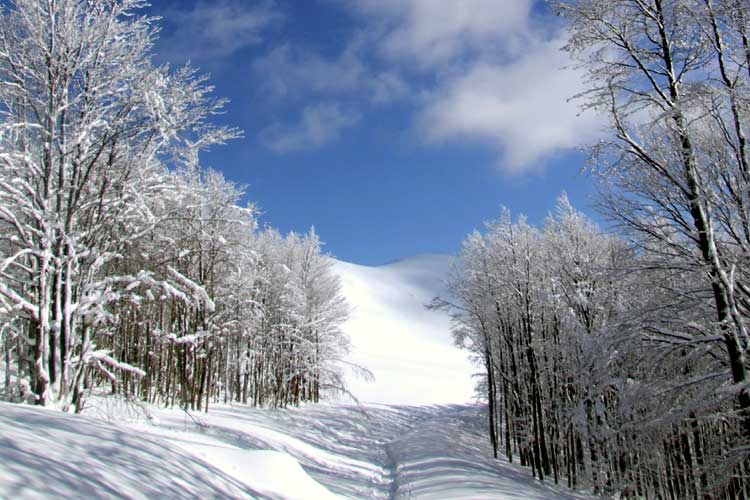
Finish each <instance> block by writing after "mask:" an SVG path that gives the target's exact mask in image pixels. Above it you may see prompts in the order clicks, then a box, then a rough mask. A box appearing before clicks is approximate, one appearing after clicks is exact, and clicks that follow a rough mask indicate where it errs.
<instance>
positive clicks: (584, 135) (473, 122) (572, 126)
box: [417, 40, 602, 172]
mask: <svg viewBox="0 0 750 500" xmlns="http://www.w3.org/2000/svg"><path fill="white" fill-rule="evenodd" d="M561 45H562V41H560V40H554V41H551V42H542V43H538V44H537V45H535V46H533V47H530V48H529V49H528V51H527V53H526V54H525V55H524V57H523V58H521V59H520V60H518V61H516V62H514V63H512V64H507V65H497V64H490V63H483V62H478V63H477V64H475V65H474V66H473V67H472V69H471V70H470V71H469V72H468V73H466V74H462V75H457V76H455V77H453V78H450V79H448V80H447V81H446V82H444V83H443V85H442V86H441V87H439V88H437V89H435V90H434V91H433V92H432V93H431V95H430V96H429V97H428V99H427V100H426V102H425V105H424V107H423V108H422V109H421V111H420V112H419V115H418V118H417V126H418V129H419V131H420V133H421V134H423V136H424V137H426V138H427V140H428V141H430V142H452V141H456V140H473V141H480V142H482V143H484V144H487V145H489V146H490V147H497V148H498V149H499V151H500V159H499V163H500V165H501V167H502V168H504V169H506V170H509V171H515V172H519V171H523V170H526V169H529V168H534V166H535V164H536V163H538V162H539V161H540V160H541V159H543V158H544V157H545V156H548V155H550V154H553V153H555V152H558V151H561V150H566V149H571V148H575V147H577V146H580V145H583V144H585V143H587V142H590V141H592V140H594V139H596V138H597V137H598V135H599V134H600V132H601V130H602V127H601V125H602V122H601V118H600V117H599V116H597V115H596V114H594V113H593V112H586V113H584V114H582V115H580V116H579V109H578V107H577V105H576V103H574V102H569V100H568V99H569V98H570V97H571V96H572V95H574V94H576V93H577V92H579V91H580V89H581V88H582V81H581V75H580V74H579V73H578V72H577V71H575V70H573V69H565V68H564V66H565V65H566V64H568V63H569V60H568V59H567V56H566V55H565V54H564V53H562V52H560V50H559V47H560V46H561Z"/></svg>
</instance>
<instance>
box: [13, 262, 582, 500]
mask: <svg viewBox="0 0 750 500" xmlns="http://www.w3.org/2000/svg"><path fill="white" fill-rule="evenodd" d="M449 262H450V259H449V258H448V257H441V256H424V257H419V258H413V259H409V260H405V261H400V262H397V263H394V264H390V265H387V266H383V267H380V268H367V267H362V266H355V265H351V264H346V263H343V262H337V264H336V266H337V269H338V271H339V273H340V274H341V276H342V280H343V285H344V292H345V294H346V295H347V297H348V299H349V301H350V302H351V303H352V305H353V306H354V314H353V315H352V318H351V320H350V321H349V323H348V324H347V325H346V329H347V331H348V332H349V334H350V335H351V337H352V344H353V357H354V361H355V362H357V363H359V364H362V365H364V366H367V367H368V368H370V369H371V370H372V371H373V373H374V375H375V377H376V380H375V382H372V383H368V382H365V381H361V380H352V389H353V392H354V393H355V394H356V395H357V396H358V398H359V399H360V400H361V401H363V402H365V404H364V406H363V407H358V406H356V405H353V404H351V403H346V402H339V403H335V404H321V405H310V406H306V407H302V408H294V409H290V410H260V409H252V408H248V407H245V406H240V405H236V406H228V405H224V406H221V405H218V406H213V407H212V408H211V410H210V412H209V413H208V414H194V413H193V414H187V413H186V412H183V411H182V410H179V409H171V410H167V409H156V408H145V407H139V406H136V405H133V404H124V403H117V402H115V401H114V400H110V399H107V398H97V399H95V400H94V401H92V402H91V405H90V407H89V409H88V411H87V412H86V415H85V416H83V417H80V416H73V415H64V414H60V413H57V412H54V411H52V410H45V409H39V408H35V407H28V406H26V407H23V406H14V405H9V404H0V498H8V499H25V498H60V497H63V498H268V499H321V500H324V499H328V498H357V499H370V498H372V499H381V498H382V499H389V498H425V499H430V498H433V499H451V498H465V499H510V500H516V499H518V500H520V499H545V500H547V499H549V500H552V499H570V498H582V497H580V496H575V495H571V494H568V493H565V492H563V490H562V489H555V488H553V487H551V486H548V485H546V484H541V483H539V482H537V481H535V480H534V479H533V478H531V477H530V473H529V471H528V470H524V469H521V468H519V467H517V466H515V465H511V464H508V463H506V462H504V461H496V460H493V459H492V458H490V457H491V450H490V447H489V443H488V440H487V438H486V434H485V430H484V427H485V421H486V420H485V416H484V415H483V413H482V412H483V408H482V407H481V406H478V405H474V404H472V403H471V396H472V381H471V374H472V372H473V371H474V370H473V368H472V366H471V365H470V364H469V363H468V361H467V360H466V357H465V354H464V353H462V352H461V351H459V350H458V349H455V348H454V347H452V342H451V336H450V332H449V322H448V318H447V316H446V315H445V314H443V313H438V312H431V311H428V310H426V309H425V308H424V307H423V305H424V304H426V303H427V302H429V301H430V299H432V297H433V296H434V295H436V294H438V293H440V290H441V286H442V285H441V278H442V276H444V274H445V271H446V269H447V266H448V265H449ZM391 354H392V355H391Z"/></svg>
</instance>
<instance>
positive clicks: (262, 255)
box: [0, 0, 348, 412]
mask: <svg viewBox="0 0 750 500" xmlns="http://www.w3.org/2000/svg"><path fill="white" fill-rule="evenodd" d="M146 5H147V4H146V3H145V2H144V1H142V0H112V1H80V0H60V1H52V2H47V1H40V0H19V1H15V2H12V6H11V7H10V8H6V9H3V10H2V12H0V73H2V83H1V84H0V349H1V350H2V354H3V361H4V363H3V367H4V388H3V390H4V392H5V398H6V399H10V400H13V401H27V402H33V403H36V404H40V405H52V406H55V407H59V408H61V409H63V410H69V409H70V410H75V411H76V412H79V411H81V410H82V408H83V406H84V404H85V399H86V395H87V394H88V393H90V392H91V391H93V390H94V389H97V388H101V387H107V388H109V390H111V392H112V393H114V394H119V395H122V396H123V397H126V398H138V399H141V400H144V401H148V402H152V403H158V404H168V405H175V404H179V405H181V406H183V407H185V408H190V409H196V410H206V409H207V407H208V405H209V403H210V402H211V401H227V400H234V401H241V402H243V403H252V404H253V405H264V406H271V407H282V406H286V405H289V404H299V403H300V402H303V401H318V400H319V398H320V397H321V395H322V394H325V393H332V392H339V391H346V388H345V386H344V381H343V379H342V378H341V369H342V367H343V365H342V363H343V362H344V358H345V354H346V352H347V350H348V341H347V339H346V338H345V336H344V335H343V334H342V333H341V331H340V329H339V326H340V324H341V323H342V322H343V321H344V320H345V319H346V317H347V314H348V309H347V305H346V303H345V301H344V299H343V297H342V295H341V293H340V285H339V282H338V278H337V277H336V276H335V275H334V274H333V273H332V271H331V263H330V261H329V260H328V259H327V257H326V256H324V255H323V253H322V251H321V242H320V239H319V238H318V236H317V235H316V234H315V231H314V230H312V229H311V230H310V232H309V233H308V234H301V235H300V234H294V233H291V234H289V235H287V236H283V235H281V234H279V233H278V232H277V231H275V230H273V229H270V228H258V222H257V215H258V210H257V209H256V208H255V207H254V206H253V205H252V204H248V205H244V206H243V205H241V201H242V200H243V199H244V196H245V193H244V188H243V187H241V186H238V185H236V184H234V183H232V182H230V181H228V180H226V179H224V178H223V176H222V175H221V174H220V173H219V172H217V171H213V170H210V169H205V168H203V167H202V166H201V164H200V161H199V157H200V153H201V152H202V151H205V150H207V149H208V148H210V147H213V146H219V145H221V144H223V143H224V142H226V141H228V140H232V139H236V138H238V137H239V136H240V135H241V134H240V132H239V131H238V130H235V129H232V128H229V127H224V126H220V125H215V124H214V122H215V118H214V117H215V115H217V114H219V113H220V112H221V110H222V108H223V107H224V105H225V102H224V101H223V100H222V99H217V98H215V97H213V96H212V88H211V86H210V85H208V84H207V81H206V78H205V77H203V76H201V75H200V74H199V73H198V72H197V70H195V69H194V68H192V67H190V66H186V67H182V68H177V69H172V68H170V67H168V66H166V65H160V66H157V65H155V64H154V63H153V61H152V55H153V54H152V47H153V44H154V40H155V37H156V33H157V29H158V28H157V24H156V20H155V19H152V18H149V17H147V16H144V15H142V14H141V9H142V8H143V7H144V6H146Z"/></svg>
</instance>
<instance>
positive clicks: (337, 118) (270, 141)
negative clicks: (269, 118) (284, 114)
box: [260, 104, 360, 153]
mask: <svg viewBox="0 0 750 500" xmlns="http://www.w3.org/2000/svg"><path fill="white" fill-rule="evenodd" d="M359 120H360V115H359V113H358V112H356V111H352V110H347V109H344V108H342V107H341V106H340V105H338V104H318V105H314V106H307V107H306V108H305V109H304V110H303V111H302V116H301V117H300V120H299V122H298V123H296V124H294V125H292V126H284V125H280V124H276V125H272V126H271V127H269V128H267V129H265V130H263V131H262V132H261V133H260V140H261V142H262V143H263V144H264V145H265V146H266V147H268V148H269V149H271V150H273V151H276V152H277V153H288V152H293V151H306V150H314V149H319V148H321V147H323V146H325V145H326V144H328V143H330V142H332V141H335V140H336V139H338V138H339V137H340V135H341V132H342V131H343V130H344V129H346V128H349V127H352V126H354V125H356V124H357V123H358V122H359Z"/></svg>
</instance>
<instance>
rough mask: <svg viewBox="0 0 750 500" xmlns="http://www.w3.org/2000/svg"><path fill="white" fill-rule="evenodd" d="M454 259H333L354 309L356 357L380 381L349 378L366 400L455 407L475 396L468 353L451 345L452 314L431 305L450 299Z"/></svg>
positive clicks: (349, 329)
mask: <svg viewBox="0 0 750 500" xmlns="http://www.w3.org/2000/svg"><path fill="white" fill-rule="evenodd" d="M453 259H454V258H453V257H450V256H447V255H420V256H417V257H411V258H408V259H403V260H399V261H396V262H392V263H389V264H386V265H384V266H379V267H367V266H359V265H356V264H350V263H347V262H342V261H335V267H334V268H335V270H336V272H338V274H339V276H340V277H341V282H342V291H343V293H344V296H345V297H346V299H347V301H348V302H349V304H350V305H351V306H352V309H353V310H352V314H351V317H350V318H349V320H348V321H347V322H346V323H345V324H344V327H343V328H344V331H345V332H346V333H347V334H348V335H349V337H350V338H351V341H352V356H351V361H352V362H353V363H356V364H358V365H361V366H364V367H365V368H368V369H369V370H370V371H372V373H373V375H374V376H375V381H374V382H366V381H364V380H361V379H358V378H356V377H354V376H352V377H350V378H349V380H348V383H349V386H350V389H351V391H352V393H353V394H354V395H355V396H356V397H357V398H358V399H360V400H361V401H365V402H375V403H385V404H450V403H466V402H468V401H471V400H472V398H473V394H474V385H473V381H472V374H473V373H474V372H475V371H476V370H475V368H474V367H473V366H472V364H471V363H470V361H469V360H468V358H467V356H466V354H465V353H464V352H463V351H461V350H460V349H458V348H456V347H455V346H454V345H453V339H452V335H451V330H450V329H451V324H450V317H449V316H448V314H447V313H445V312H443V311H432V310H428V309H427V308H426V307H425V306H426V305H427V304H429V303H430V302H431V301H432V299H433V298H435V297H436V296H438V295H441V296H445V284H444V283H445V280H446V278H447V277H448V272H449V270H450V266H451V263H452V262H453Z"/></svg>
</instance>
